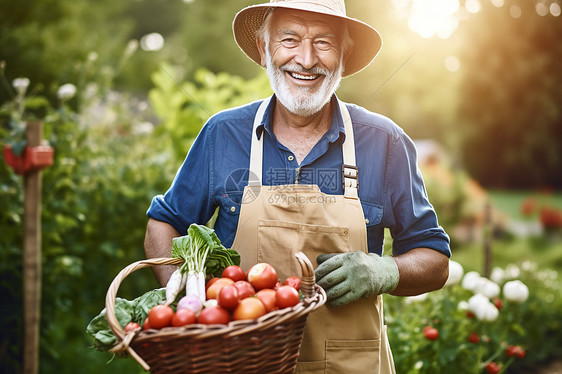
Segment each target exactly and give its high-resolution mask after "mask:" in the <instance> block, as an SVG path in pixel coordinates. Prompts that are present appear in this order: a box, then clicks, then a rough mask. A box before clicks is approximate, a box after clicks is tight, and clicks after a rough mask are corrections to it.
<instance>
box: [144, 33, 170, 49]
mask: <svg viewBox="0 0 562 374" xmlns="http://www.w3.org/2000/svg"><path fill="white" fill-rule="evenodd" d="M140 46H141V48H142V49H143V50H145V51H159V50H161V49H162V48H163V47H164V37H163V36H162V35H161V34H159V33H157V32H153V33H150V34H146V35H145V36H143V37H142V38H141V40H140Z"/></svg>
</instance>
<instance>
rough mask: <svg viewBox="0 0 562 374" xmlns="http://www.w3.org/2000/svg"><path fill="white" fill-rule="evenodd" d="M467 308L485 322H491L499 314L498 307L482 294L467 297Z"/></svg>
mask: <svg viewBox="0 0 562 374" xmlns="http://www.w3.org/2000/svg"><path fill="white" fill-rule="evenodd" d="M468 310H470V311H471V312H473V313H474V315H475V316H476V318H477V319H478V320H480V321H485V322H493V321H495V320H496V318H498V315H499V311H498V308H496V306H495V305H494V304H492V303H491V302H490V300H489V299H488V298H487V297H486V296H484V295H482V294H476V295H474V296H472V297H471V298H470V299H468Z"/></svg>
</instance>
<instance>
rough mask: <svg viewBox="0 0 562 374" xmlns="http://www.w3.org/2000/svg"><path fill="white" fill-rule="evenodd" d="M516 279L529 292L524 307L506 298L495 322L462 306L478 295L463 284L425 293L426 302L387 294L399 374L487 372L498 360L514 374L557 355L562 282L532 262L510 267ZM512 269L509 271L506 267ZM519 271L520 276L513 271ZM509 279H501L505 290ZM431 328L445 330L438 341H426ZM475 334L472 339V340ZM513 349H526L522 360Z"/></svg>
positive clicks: (561, 308)
mask: <svg viewBox="0 0 562 374" xmlns="http://www.w3.org/2000/svg"><path fill="white" fill-rule="evenodd" d="M510 269H511V270H510V271H511V272H512V275H515V276H517V277H518V278H519V279H521V280H522V281H523V282H524V283H525V284H526V285H527V286H528V288H529V298H528V299H527V300H526V301H524V302H523V303H520V304H519V303H516V302H512V301H508V300H506V299H505V295H503V294H500V295H499V297H500V300H501V301H502V306H501V307H500V309H499V314H498V317H497V319H495V320H494V321H493V322H485V321H479V320H478V319H476V318H474V317H470V316H468V315H467V311H466V310H465V309H464V308H462V307H459V306H460V305H462V303H463V302H466V301H467V300H468V299H469V298H470V297H471V296H472V295H473V294H472V292H471V291H469V290H467V289H465V288H463V287H461V285H460V284H456V285H450V286H446V287H445V288H444V289H442V290H439V291H436V292H432V293H429V294H426V295H425V298H419V297H417V298H398V297H393V296H385V306H386V318H387V323H388V325H389V328H388V332H389V341H390V344H391V347H392V351H393V355H394V360H395V363H396V371H397V372H398V373H416V374H422V373H432V374H435V373H449V372H451V371H452V370H454V371H455V372H456V373H459V374H461V373H467V374H476V373H484V372H485V370H484V369H483V367H484V365H485V364H486V363H487V362H489V361H494V362H496V363H498V364H501V365H502V370H506V369H507V368H508V367H510V368H509V372H522V373H525V372H530V371H529V370H531V371H532V368H536V366H537V364H539V363H540V362H544V361H545V360H547V359H552V358H554V357H557V355H558V352H559V349H560V347H561V346H562V336H561V335H560V334H559V332H558V331H559V329H560V318H559V317H558V316H559V315H560V313H562V301H561V300H560V298H559V297H558V296H557V295H559V294H560V290H561V284H560V280H559V279H558V278H557V273H556V272H555V271H552V270H541V271H537V270H538V269H537V267H536V265H534V264H531V263H528V262H527V263H524V264H522V267H521V269H520V268H518V267H513V266H512V267H510ZM506 270H507V269H506ZM514 270H515V274H513V271H514ZM505 281H506V279H504V280H501V281H499V282H500V283H499V285H500V286H502V285H503V284H504V282H505ZM425 326H433V327H434V328H436V329H437V330H438V332H439V337H438V338H437V339H436V340H429V339H427V338H425V337H424V333H423V329H424V327H425ZM471 335H473V336H472V338H471ZM508 345H516V346H521V347H522V348H523V349H525V350H526V354H525V357H524V358H522V359H519V358H516V357H510V356H508V355H507V354H506V348H507V346H508Z"/></svg>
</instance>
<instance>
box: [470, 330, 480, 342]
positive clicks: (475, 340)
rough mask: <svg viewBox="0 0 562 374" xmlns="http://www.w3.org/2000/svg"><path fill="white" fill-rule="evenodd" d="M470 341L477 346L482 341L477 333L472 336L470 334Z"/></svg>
mask: <svg viewBox="0 0 562 374" xmlns="http://www.w3.org/2000/svg"><path fill="white" fill-rule="evenodd" d="M468 341H469V342H471V343H474V344H476V343H478V342H479V341H480V337H479V336H478V334H477V333H476V332H472V334H470V336H469V337H468Z"/></svg>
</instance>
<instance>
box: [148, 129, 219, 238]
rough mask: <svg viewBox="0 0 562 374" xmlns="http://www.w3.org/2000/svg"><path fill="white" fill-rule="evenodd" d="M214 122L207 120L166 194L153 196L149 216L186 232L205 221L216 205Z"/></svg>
mask: <svg viewBox="0 0 562 374" xmlns="http://www.w3.org/2000/svg"><path fill="white" fill-rule="evenodd" d="M213 128H214V126H212V125H211V124H210V123H207V124H206V125H205V126H204V127H203V129H202V130H201V132H200V133H199V135H198V136H197V138H196V139H195V142H194V143H193V145H192V147H191V149H190V150H189V152H188V154H187V157H186V158H185V160H184V162H183V164H182V165H181V167H180V168H179V170H178V172H177V173H176V176H175V178H174V180H173V182H172V184H171V186H170V188H169V189H168V191H167V192H166V193H165V194H164V195H157V196H155V197H154V198H153V199H152V202H151V205H150V207H149V208H148V211H147V213H146V214H147V216H148V217H150V218H153V219H156V220H159V221H164V222H167V223H169V224H170V225H172V226H173V227H174V228H175V229H176V230H177V231H178V232H179V233H180V234H182V235H184V234H185V233H186V231H187V228H188V227H189V225H190V224H192V223H198V224H205V223H206V222H208V221H209V219H210V218H211V216H212V215H213V213H214V210H215V208H216V206H215V205H213V204H214V200H213V199H212V195H213V193H212V191H213V173H214V143H215V142H214V135H213V134H214V131H213Z"/></svg>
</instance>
